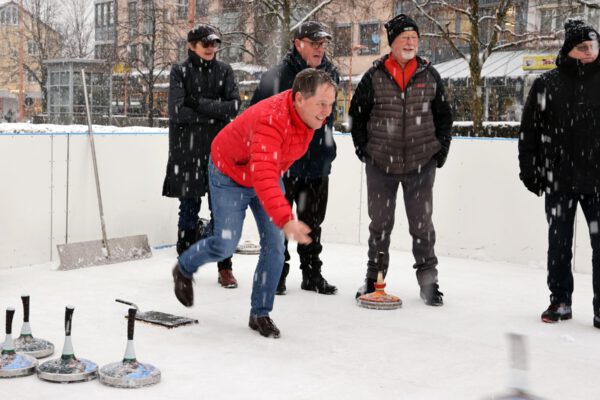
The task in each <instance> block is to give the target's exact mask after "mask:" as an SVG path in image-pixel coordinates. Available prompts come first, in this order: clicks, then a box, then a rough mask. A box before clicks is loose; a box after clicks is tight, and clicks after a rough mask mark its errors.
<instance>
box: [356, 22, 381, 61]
mask: <svg viewBox="0 0 600 400" xmlns="http://www.w3.org/2000/svg"><path fill="white" fill-rule="evenodd" d="M359 34H360V44H361V45H363V46H365V47H364V48H362V49H361V50H360V55H363V56H364V55H372V54H379V43H380V42H381V36H380V35H379V23H366V24H360V26H359Z"/></svg>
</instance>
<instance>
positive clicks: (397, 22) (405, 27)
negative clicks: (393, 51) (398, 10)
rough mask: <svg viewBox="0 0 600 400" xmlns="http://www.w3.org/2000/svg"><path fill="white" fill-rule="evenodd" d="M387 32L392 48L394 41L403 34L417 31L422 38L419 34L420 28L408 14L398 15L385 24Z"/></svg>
mask: <svg viewBox="0 0 600 400" xmlns="http://www.w3.org/2000/svg"><path fill="white" fill-rule="evenodd" d="M385 30H386V31H387V37H388V43H389V44H390V46H391V45H392V42H393V41H394V39H396V36H398V35H399V34H401V33H402V32H406V31H415V32H417V35H419V36H421V34H419V26H418V25H417V23H416V22H415V20H414V19H412V18H411V17H409V16H408V15H406V14H398V15H396V16H395V17H394V18H392V19H391V20H389V21H388V22H387V23H386V24H385Z"/></svg>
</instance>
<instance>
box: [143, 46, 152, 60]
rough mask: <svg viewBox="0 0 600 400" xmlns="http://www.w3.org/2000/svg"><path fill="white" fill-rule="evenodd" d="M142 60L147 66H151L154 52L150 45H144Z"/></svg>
mask: <svg viewBox="0 0 600 400" xmlns="http://www.w3.org/2000/svg"><path fill="white" fill-rule="evenodd" d="M142 60H143V61H144V64H146V65H150V61H152V52H151V51H150V44H149V43H143V44H142Z"/></svg>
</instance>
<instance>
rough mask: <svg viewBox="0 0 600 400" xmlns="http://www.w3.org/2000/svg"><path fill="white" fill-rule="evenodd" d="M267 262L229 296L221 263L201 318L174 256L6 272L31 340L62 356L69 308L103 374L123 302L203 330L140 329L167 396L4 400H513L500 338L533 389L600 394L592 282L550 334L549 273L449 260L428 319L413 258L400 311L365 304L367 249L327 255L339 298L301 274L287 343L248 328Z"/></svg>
mask: <svg viewBox="0 0 600 400" xmlns="http://www.w3.org/2000/svg"><path fill="white" fill-rule="evenodd" d="M256 257H257V256H248V255H243V256H242V255H236V256H234V259H233V262H234V272H235V275H236V277H237V278H238V281H239V283H240V287H239V288H238V289H222V288H221V287H220V286H219V285H218V284H217V271H216V270H217V269H216V265H212V264H211V265H207V266H205V267H203V268H202V269H200V270H199V272H198V273H197V274H196V277H195V278H196V285H195V294H196V305H195V306H194V307H193V308H191V309H186V308H184V307H183V306H181V305H180V304H179V303H178V302H177V300H176V299H175V297H174V295H173V293H172V279H171V278H170V269H171V267H172V265H173V264H174V262H175V249H174V248H173V247H170V248H164V249H161V250H155V251H154V255H153V257H152V258H151V259H148V260H144V261H137V262H129V263H123V264H115V265H110V266H101V267H91V268H85V269H80V270H74V271H68V272H63V271H56V270H55V269H56V264H45V265H37V266H32V267H21V268H12V269H0V307H2V312H4V309H5V308H6V307H8V306H13V307H15V308H16V309H17V313H16V315H15V323H14V324H13V331H14V332H16V334H18V332H19V330H20V326H21V321H22V309H21V304H20V295H21V294H26V293H28V294H30V295H31V302H32V310H31V324H32V328H33V334H34V336H36V337H40V338H45V339H48V340H51V341H52V342H54V344H55V346H56V348H57V352H56V353H55V354H54V355H53V356H52V357H56V356H59V355H60V352H61V349H62V344H63V339H64V307H65V306H66V305H68V304H72V305H74V306H75V313H74V319H73V344H74V347H75V354H76V355H77V356H79V357H82V358H88V359H91V360H93V361H95V362H96V363H98V364H99V365H100V366H102V365H104V364H107V363H110V362H114V361H118V360H120V359H121V357H122V356H123V352H124V349H125V341H126V320H125V319H124V318H123V316H124V314H125V313H126V306H123V305H121V304H118V303H116V302H115V301H114V299H115V298H124V299H128V300H130V301H133V302H135V303H137V304H138V305H139V306H140V308H141V309H142V311H143V310H160V311H164V312H171V313H175V314H181V315H185V316H189V317H194V318H197V319H198V320H199V321H200V323H199V324H197V325H194V326H188V327H181V328H177V329H173V330H168V329H166V328H162V327H158V326H154V325H147V324H143V323H138V324H137V325H136V350H137V356H138V359H139V360H140V361H142V362H148V363H151V364H154V365H155V366H157V367H158V368H160V369H161V370H162V376H163V378H162V382H161V383H160V384H158V385H157V386H153V387H149V388H143V389H137V390H125V389H114V388H109V387H105V386H103V385H101V384H100V383H99V382H98V381H91V382H87V383H78V384H52V383H47V382H42V381H40V380H38V379H37V378H36V377H34V376H30V377H25V378H16V379H10V380H0V393H2V395H1V398H2V399H7V400H8V399H22V400H25V399H41V398H48V399H58V398H60V399H65V400H67V399H81V398H85V399H90V400H91V399H330V398H335V399H340V400H341V399H374V398H380V399H390V400H391V399H485V398H493V397H492V396H494V395H498V394H501V393H504V392H506V390H507V385H508V382H509V368H508V364H509V363H508V349H507V339H506V333H508V332H516V333H521V334H524V335H527V338H528V344H529V361H530V371H529V384H530V387H531V390H532V392H533V393H534V394H536V395H538V396H542V397H544V398H546V399H555V400H556V399H586V400H587V399H595V398H598V391H599V389H600V383H598V371H600V330H598V329H595V328H593V326H592V318H593V312H592V289H591V275H587V274H576V275H575V293H574V299H573V312H574V318H573V320H571V321H568V322H563V323H560V324H556V325H548V324H544V323H542V322H540V318H539V315H540V313H541V312H542V311H543V310H544V309H545V307H546V306H547V305H548V296H547V289H546V284H545V279H546V273H545V271H544V270H543V269H540V268H528V267H526V266H523V265H511V264H507V263H489V262H480V261H473V260H466V259H458V258H448V257H441V258H440V288H441V290H442V291H443V292H444V294H445V296H444V301H445V305H444V306H443V307H441V308H432V307H428V306H425V305H424V304H423V303H422V302H421V300H420V299H419V297H418V286H417V283H416V279H415V276H414V272H413V269H412V267H411V265H412V263H413V260H412V256H411V255H410V254H409V253H404V252H401V251H392V252H391V263H390V271H389V275H388V279H387V284H388V286H387V288H386V290H387V291H388V292H389V293H392V294H395V295H398V296H400V297H401V298H402V300H403V302H404V305H403V307H402V308H401V309H399V310H394V311H375V310H366V309H362V308H359V307H357V306H356V304H355V301H354V293H355V291H356V289H357V288H358V286H360V284H361V281H362V279H363V276H364V268H365V267H364V266H365V264H366V247H365V246H352V245H340V244H332V243H325V245H324V255H323V259H324V261H325V265H324V275H325V277H326V278H327V279H328V280H329V281H330V282H332V283H333V284H335V285H337V286H338V288H339V292H338V294H337V295H335V296H323V295H318V294H316V293H312V292H306V291H302V290H300V288H299V286H300V271H299V270H298V261H297V259H294V260H293V261H294V264H293V266H292V270H291V272H290V276H289V278H288V294H287V295H285V296H278V297H277V298H276V301H275V309H274V312H273V313H272V317H273V319H274V321H275V322H276V323H277V325H278V326H279V328H280V329H281V331H282V337H281V338H280V339H277V340H275V339H266V338H263V337H261V336H260V335H259V334H258V333H256V332H254V331H251V330H250V329H249V328H248V326H247V322H248V311H249V302H250V288H251V280H252V273H253V270H254V266H255V263H256Z"/></svg>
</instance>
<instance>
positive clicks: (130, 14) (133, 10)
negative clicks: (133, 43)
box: [127, 2, 138, 39]
mask: <svg viewBox="0 0 600 400" xmlns="http://www.w3.org/2000/svg"><path fill="white" fill-rule="evenodd" d="M127 23H128V25H129V38H130V39H134V38H135V37H137V35H138V13H137V3H136V2H131V3H129V4H128V5H127Z"/></svg>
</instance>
